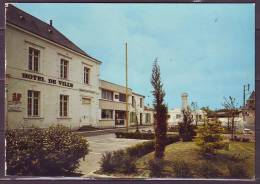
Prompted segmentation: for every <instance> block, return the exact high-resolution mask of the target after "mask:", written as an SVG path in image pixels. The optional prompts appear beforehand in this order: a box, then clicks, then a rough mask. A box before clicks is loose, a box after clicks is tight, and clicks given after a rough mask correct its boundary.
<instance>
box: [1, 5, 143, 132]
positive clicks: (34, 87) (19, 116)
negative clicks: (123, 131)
mask: <svg viewBox="0 0 260 184" xmlns="http://www.w3.org/2000/svg"><path fill="white" fill-rule="evenodd" d="M5 41H6V99H7V100H6V127H7V128H11V129H15V128H30V127H41V128H47V127H49V126H50V125H53V124H63V125H65V126H68V127H70V128H72V129H78V128H80V127H82V126H86V125H88V126H94V127H106V126H111V127H115V126H125V99H126V97H125V88H124V90H123V87H122V86H119V85H116V84H111V83H109V82H105V81H102V80H100V79H99V74H100V64H101V61H99V60H97V59H95V58H93V57H91V56H90V55H88V54H87V53H86V52H85V51H83V50H82V49H80V48H79V47H78V46H77V45H75V44H74V43H73V42H71V41H70V40H69V39H68V38H67V37H65V36H64V35H63V34H62V33H61V32H59V31H58V30H57V29H56V28H55V26H54V25H53V22H52V21H50V23H49V24H47V23H45V22H43V21H41V20H39V19H38V18H36V17H34V16H32V15H30V14H28V13H26V12H24V11H22V10H20V9H18V8H16V7H15V6H13V5H10V4H8V5H7V6H6V39H5ZM103 89H104V90H103ZM105 90H108V91H105ZM129 90H130V93H129V94H132V90H131V89H129ZM111 91H112V94H111ZM111 95H112V96H111ZM137 96H138V95H137ZM131 98H132V97H131V96H129V99H131ZM143 100H144V97H143V96H142V103H143ZM129 102H130V100H129ZM129 106H130V107H129V111H130V110H131V105H129ZM142 106H143V105H142ZM140 109H141V110H140V111H141V112H139V113H143V112H144V108H140ZM111 110H112V111H111ZM139 116H140V117H139V118H141V117H143V116H145V115H144V114H142V115H139Z"/></svg>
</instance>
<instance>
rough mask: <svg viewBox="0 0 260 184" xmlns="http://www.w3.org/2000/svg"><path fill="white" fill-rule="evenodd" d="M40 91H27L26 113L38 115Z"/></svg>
mask: <svg viewBox="0 0 260 184" xmlns="http://www.w3.org/2000/svg"><path fill="white" fill-rule="evenodd" d="M39 105H40V92H39V91H31V90H29V91H28V104H27V115H28V116H39Z"/></svg>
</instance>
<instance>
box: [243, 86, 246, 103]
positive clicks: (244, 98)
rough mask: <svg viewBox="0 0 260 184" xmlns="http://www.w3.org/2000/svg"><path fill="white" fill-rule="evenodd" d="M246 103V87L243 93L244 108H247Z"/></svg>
mask: <svg viewBox="0 0 260 184" xmlns="http://www.w3.org/2000/svg"><path fill="white" fill-rule="evenodd" d="M245 101H246V85H244V93H243V108H245V105H246V104H245Z"/></svg>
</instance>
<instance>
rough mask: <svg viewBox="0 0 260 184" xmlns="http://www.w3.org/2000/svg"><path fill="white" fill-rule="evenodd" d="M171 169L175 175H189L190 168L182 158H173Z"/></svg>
mask: <svg viewBox="0 0 260 184" xmlns="http://www.w3.org/2000/svg"><path fill="white" fill-rule="evenodd" d="M173 170H174V173H175V176H176V177H190V176H191V170H190V168H189V165H188V164H187V163H186V162H185V161H184V160H175V161H174V162H173Z"/></svg>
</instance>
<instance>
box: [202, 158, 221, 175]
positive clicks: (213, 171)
mask: <svg viewBox="0 0 260 184" xmlns="http://www.w3.org/2000/svg"><path fill="white" fill-rule="evenodd" d="M197 173H198V175H199V176H200V177H205V178H217V177H221V176H222V173H221V172H220V171H219V169H218V168H217V166H215V164H213V163H210V162H202V163H200V164H199V165H198V168H197Z"/></svg>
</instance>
